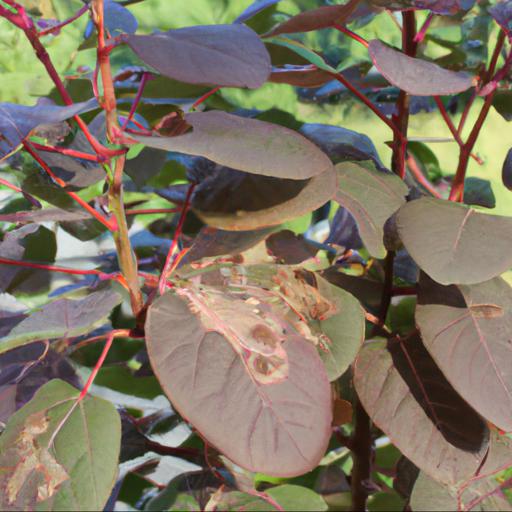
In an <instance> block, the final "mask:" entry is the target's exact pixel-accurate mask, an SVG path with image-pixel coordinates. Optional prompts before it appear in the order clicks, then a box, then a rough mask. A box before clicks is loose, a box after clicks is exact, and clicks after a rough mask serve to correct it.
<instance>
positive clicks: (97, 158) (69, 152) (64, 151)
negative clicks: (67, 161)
mask: <svg viewBox="0 0 512 512" xmlns="http://www.w3.org/2000/svg"><path fill="white" fill-rule="evenodd" d="M30 144H32V147H33V148H34V149H37V150H38V151H46V152H47V153H60V154H61V155H66V156H72V157H74V158H80V159H82V160H88V161H90V162H98V163H103V162H105V161H106V158H105V157H103V156H101V155H91V154H89V153H83V152H82V151H76V150H75V149H70V148H61V147H59V146H45V145H43V144H37V143H36V142H32V141H30ZM124 153H125V151H124V150H120V152H119V154H124Z"/></svg>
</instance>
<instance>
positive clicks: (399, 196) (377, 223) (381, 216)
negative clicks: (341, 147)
mask: <svg viewBox="0 0 512 512" xmlns="http://www.w3.org/2000/svg"><path fill="white" fill-rule="evenodd" d="M335 168H336V173H337V175H338V183H339V186H338V190H337V191H336V195H335V196H334V199H335V200H336V201H337V202H338V203H339V204H340V205H341V206H343V207H345V208H346V209H347V210H348V211H349V212H350V213H351V214H352V215H353V217H354V218H355V220H356V223H357V227H358V228H359V234H360V236H361V238H362V240H363V242H364V244H365V246H366V248H367V249H368V252H369V253H370V254H371V255H372V256H374V257H376V258H383V257H384V256H385V255H386V249H385V248H384V242H383V237H384V224H385V223H386V221H387V220H388V219H389V217H391V215H393V213H395V212H396V210H398V208H400V206H402V205H403V204H404V203H405V196H406V194H407V192H408V188H407V185H405V183H404V182H403V181H402V180H401V179H400V178H399V177H398V176H396V175H394V174H391V173H387V172H381V171H377V170H375V169H372V168H371V167H363V166H362V165H359V164H356V163H354V162H343V163H340V164H338V165H336V167H335Z"/></svg>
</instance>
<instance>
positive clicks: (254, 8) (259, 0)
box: [233, 0, 281, 23]
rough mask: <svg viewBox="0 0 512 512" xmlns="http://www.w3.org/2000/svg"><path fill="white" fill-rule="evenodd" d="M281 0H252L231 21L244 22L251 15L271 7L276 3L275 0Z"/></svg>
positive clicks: (277, 0) (278, 0) (276, 0)
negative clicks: (252, 0)
mask: <svg viewBox="0 0 512 512" xmlns="http://www.w3.org/2000/svg"><path fill="white" fill-rule="evenodd" d="M280 1H281V0H254V2H253V3H252V4H251V5H249V7H247V9H245V10H244V12H243V13H242V14H240V16H238V18H237V19H236V20H235V21H233V23H244V22H246V21H247V20H250V19H251V18H252V17H253V16H256V14H258V13H260V12H261V11H263V10H264V9H267V8H268V7H271V6H272V5H275V4H277V2H280Z"/></svg>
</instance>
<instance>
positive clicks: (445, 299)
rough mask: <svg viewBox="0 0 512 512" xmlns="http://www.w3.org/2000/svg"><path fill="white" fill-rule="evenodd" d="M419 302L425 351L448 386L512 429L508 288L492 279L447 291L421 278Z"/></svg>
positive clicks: (511, 295)
mask: <svg viewBox="0 0 512 512" xmlns="http://www.w3.org/2000/svg"><path fill="white" fill-rule="evenodd" d="M457 294H458V299H457ZM452 296H453V297H454V299H451V297H452ZM449 299H450V300H449ZM418 300H419V302H418V306H417V309H416V322H417V324H418V326H419V327H420V329H421V332H422V335H423V339H424V340H425V346H426V347H427V349H428V351H429V352H430V354H431V355H432V357H433V358H434V359H435V360H436V362H437V364H438V365H439V367H440V368H441V370H442V371H443V373H444V375H445V376H446V378H447V379H448V380H449V381H450V383H451V385H452V386H453V387H454V388H455V389H456V390H457V391H458V393H460V394H461V396H462V397H463V398H464V399H465V400H466V401H467V402H468V403H469V404H470V405H471V406H472V407H473V408H474V409H476V410H477V411H478V412H479V413H480V414H481V415H482V416H484V417H485V418H486V419H488V420H489V421H491V422H492V423H494V424H495V425H496V426H497V427H498V428H501V429H502V430H505V431H510V430H512V416H511V415H510V409H511V408H512V377H511V373H510V371H509V368H510V366H511V364H512V349H511V348H510V342H509V340H510V333H511V332H512V289H511V287H510V285H509V284H508V283H507V282H506V281H504V280H503V279H501V278H499V277H497V278H495V279H492V280H490V281H486V282H485V283H481V284H476V285H471V286H458V287H455V286H452V287H448V288H447V287H443V286H440V285H437V284H436V283H434V282H433V281H430V280H429V279H428V278H427V279H425V278H422V280H421V281H420V294H419V298H418Z"/></svg>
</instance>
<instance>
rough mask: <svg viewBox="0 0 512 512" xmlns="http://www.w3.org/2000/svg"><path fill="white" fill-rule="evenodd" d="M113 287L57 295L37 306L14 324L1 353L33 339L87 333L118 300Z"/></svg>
mask: <svg viewBox="0 0 512 512" xmlns="http://www.w3.org/2000/svg"><path fill="white" fill-rule="evenodd" d="M121 300H122V299H121V296H120V295H119V294H118V293H116V292H113V291H110V290H106V291H100V292H94V293H91V294H89V295H87V296H86V297H84V298H83V299H77V300H72V299H67V298H63V299H58V300H56V301H54V302H50V303H48V304H45V305H44V306H41V307H39V308H37V309H36V310H34V311H32V312H31V313H29V314H28V317H27V318H25V319H24V320H23V321H21V322H20V323H19V324H17V325H16V326H15V327H14V328H13V329H12V330H11V331H10V332H9V334H8V335H7V336H5V337H4V338H3V339H2V341H1V343H0V353H1V352H5V351H6V350H10V349H12V348H15V347H19V346H22V345H26V344H27V343H29V342H31V341H35V340H44V339H47V338H66V337H72V336H79V335H81V334H86V333H88V332H90V331H92V330H93V329H94V327H96V326H98V325H101V324H102V323H104V322H105V321H106V319H107V318H108V316H109V315H110V312H111V310H112V309H113V308H114V307H115V306H117V305H118V304H119V303H120V302H121Z"/></svg>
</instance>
